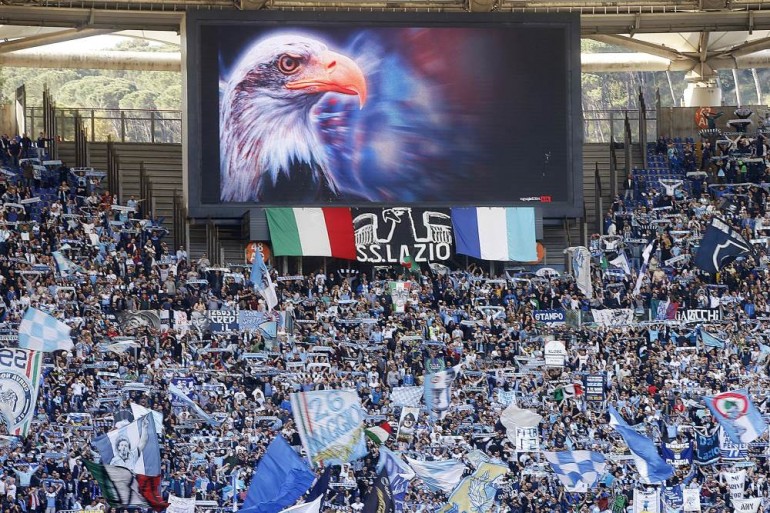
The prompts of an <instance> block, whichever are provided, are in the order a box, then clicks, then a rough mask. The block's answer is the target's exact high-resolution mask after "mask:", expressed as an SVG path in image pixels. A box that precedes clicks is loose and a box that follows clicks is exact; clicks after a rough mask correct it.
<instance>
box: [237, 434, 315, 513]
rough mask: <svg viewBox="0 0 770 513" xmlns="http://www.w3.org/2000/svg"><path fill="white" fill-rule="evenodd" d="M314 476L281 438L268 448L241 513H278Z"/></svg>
mask: <svg viewBox="0 0 770 513" xmlns="http://www.w3.org/2000/svg"><path fill="white" fill-rule="evenodd" d="M314 479H315V474H313V472H312V471H311V470H310V469H309V468H308V466H307V464H306V463H305V462H304V461H303V460H302V458H301V457H300V456H299V454H297V453H296V452H295V451H294V449H292V448H291V446H290V445H289V444H288V443H287V442H286V440H284V439H283V436H281V435H280V434H279V435H278V436H276V437H275V438H274V439H273V441H272V442H270V445H268V446H267V451H265V455H264V456H263V457H262V458H261V459H260V460H259V463H258V464H257V469H256V471H255V472H254V476H253V477H252V478H251V485H250V486H249V491H248V492H247V493H246V500H245V501H243V506H242V507H241V509H240V511H241V512H242V513H278V512H279V511H281V510H282V509H284V508H286V507H289V506H291V505H292V504H294V503H295V502H296V501H297V499H299V498H300V497H302V496H303V495H304V494H305V492H307V491H308V489H309V488H310V486H311V485H312V484H313V480H314Z"/></svg>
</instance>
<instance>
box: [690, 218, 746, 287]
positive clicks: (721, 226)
mask: <svg viewBox="0 0 770 513" xmlns="http://www.w3.org/2000/svg"><path fill="white" fill-rule="evenodd" d="M752 253H753V249H752V247H751V244H749V243H748V242H747V241H746V239H744V238H743V236H742V235H741V234H740V233H738V232H737V231H735V230H733V229H732V228H731V227H730V225H728V224H727V223H725V222H724V221H722V220H721V219H719V218H716V217H715V218H713V219H712V220H711V224H710V225H709V227H708V229H707V230H706V233H704V234H703V239H701V241H700V246H699V247H698V252H697V253H696V254H695V259H694V260H693V263H694V264H695V265H696V266H697V267H699V268H700V269H702V270H703V271H705V272H707V273H709V274H712V275H713V274H716V273H718V272H719V271H720V270H721V269H722V268H723V267H724V266H726V265H728V264H729V263H731V262H732V261H733V260H735V259H736V258H737V257H739V256H741V255H746V254H752Z"/></svg>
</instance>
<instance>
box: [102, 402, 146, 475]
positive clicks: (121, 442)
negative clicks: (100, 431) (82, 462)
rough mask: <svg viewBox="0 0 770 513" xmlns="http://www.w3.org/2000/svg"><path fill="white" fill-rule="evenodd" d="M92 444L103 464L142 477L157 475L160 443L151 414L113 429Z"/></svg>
mask: <svg viewBox="0 0 770 513" xmlns="http://www.w3.org/2000/svg"><path fill="white" fill-rule="evenodd" d="M93 444H94V446H96V450H97V451H98V452H99V455H100V456H101V458H102V464H103V465H112V466H114V467H123V468H127V469H129V470H130V471H131V472H133V473H134V474H142V475H145V476H158V475H160V445H158V434H157V430H156V429H155V420H154V419H153V416H152V415H146V416H144V417H142V418H141V419H139V420H135V421H134V422H132V423H130V424H127V425H125V426H123V427H121V428H119V429H113V430H112V431H110V432H109V433H107V434H106V435H103V436H100V437H99V438H97V439H95V440H94V441H93Z"/></svg>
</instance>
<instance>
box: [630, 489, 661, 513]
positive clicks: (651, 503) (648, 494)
mask: <svg viewBox="0 0 770 513" xmlns="http://www.w3.org/2000/svg"><path fill="white" fill-rule="evenodd" d="M634 513H660V490H647V491H645V490H638V489H634Z"/></svg>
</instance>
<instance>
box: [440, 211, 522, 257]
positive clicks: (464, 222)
mask: <svg viewBox="0 0 770 513" xmlns="http://www.w3.org/2000/svg"><path fill="white" fill-rule="evenodd" d="M452 227H453V228H454V231H455V240H456V244H457V252H458V253H460V254H462V255H468V256H472V257H476V258H481V259H482V260H499V261H518V262H533V261H535V260H537V240H536V237H535V209H534V208H531V207H523V208H497V207H495V208H489V207H479V208H472V207H465V208H453V209H452Z"/></svg>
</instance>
